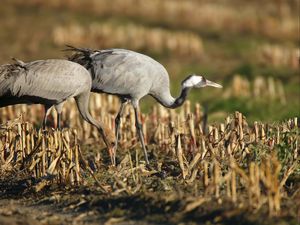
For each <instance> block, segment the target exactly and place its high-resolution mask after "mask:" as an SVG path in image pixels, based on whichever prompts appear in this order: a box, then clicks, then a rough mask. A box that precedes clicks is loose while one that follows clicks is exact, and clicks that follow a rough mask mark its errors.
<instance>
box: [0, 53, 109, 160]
mask: <svg viewBox="0 0 300 225" xmlns="http://www.w3.org/2000/svg"><path fill="white" fill-rule="evenodd" d="M91 85H92V80H91V76H90V74H89V72H88V71H87V69H85V68H84V67H83V66H81V65H79V64H78V63H74V62H71V61H69V60H65V59H46V60H37V61H32V62H28V63H24V62H23V61H21V60H17V59H15V63H11V64H4V65H1V66H0V108H2V107H5V106H8V105H15V104H24V103H25V104H42V105H44V107H45V116H44V120H43V127H44V126H45V125H46V120H47V115H48V114H49V109H50V108H51V107H52V106H54V107H55V109H56V110H57V113H58V120H59V121H58V126H59V127H60V125H59V124H60V115H61V112H62V108H63V104H64V102H65V100H67V99H69V98H72V97H74V99H75V102H76V104H77V108H78V110H79V112H80V114H81V116H82V117H83V119H84V120H86V121H87V122H88V123H90V124H91V125H93V126H95V127H96V128H97V129H98V131H99V133H100V134H101V136H102V138H103V140H104V143H105V144H106V146H107V148H108V150H109V151H110V152H112V147H111V146H112V144H114V141H115V140H114V138H115V135H114V134H113V132H111V131H110V129H108V128H107V127H106V126H105V125H104V124H103V123H102V122H101V121H96V120H95V119H94V118H93V117H92V116H91V115H90V113H89V110H88V102H89V97H90V90H91ZM111 156H112V153H111ZM111 158H112V157H111ZM112 162H113V160H112Z"/></svg>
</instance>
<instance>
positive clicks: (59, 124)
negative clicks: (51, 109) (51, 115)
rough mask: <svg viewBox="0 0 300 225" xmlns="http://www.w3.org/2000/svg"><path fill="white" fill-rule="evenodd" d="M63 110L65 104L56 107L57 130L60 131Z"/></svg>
mask: <svg viewBox="0 0 300 225" xmlns="http://www.w3.org/2000/svg"><path fill="white" fill-rule="evenodd" d="M62 108H63V102H62V103H60V104H58V105H56V106H55V109H56V112H57V124H56V126H57V129H58V130H61V113H62Z"/></svg>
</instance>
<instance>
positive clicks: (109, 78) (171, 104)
mask: <svg viewBox="0 0 300 225" xmlns="http://www.w3.org/2000/svg"><path fill="white" fill-rule="evenodd" d="M66 50H70V51H75V53H74V54H73V55H71V56H70V57H69V60H70V61H73V62H77V63H79V64H81V65H83V66H84V67H85V68H87V69H88V70H89V72H90V74H91V76H92V89H91V91H92V92H99V93H102V92H103V93H108V94H113V95H117V96H119V97H120V100H121V107H120V110H119V113H118V115H117V116H116V119H115V135H116V146H115V149H116V147H117V141H118V135H119V123H120V117H121V115H122V112H123V109H124V104H125V103H126V102H128V100H130V101H131V104H132V106H133V108H134V111H135V119H136V128H137V132H138V135H139V138H140V141H141V144H142V148H143V150H144V155H145V161H146V163H147V164H148V163H149V160H148V156H147V151H146V147H145V144H144V138H143V133H142V129H141V123H140V122H139V100H140V99H141V98H142V97H144V96H146V95H151V96H152V97H153V98H155V99H156V100H157V101H158V102H159V103H160V104H162V105H163V106H165V107H167V108H177V107H179V106H181V105H182V104H183V103H184V101H185V100H186V97H187V95H188V92H189V91H190V89H191V88H200V87H205V86H212V87H216V88H221V87H222V86H221V85H219V84H217V83H214V82H212V81H209V80H207V79H205V78H204V77H203V76H198V75H195V74H193V75H189V76H188V77H187V78H186V79H184V80H183V81H182V83H181V92H180V95H179V96H178V97H177V98H174V97H172V95H171V93H170V80H169V74H168V72H167V70H166V69H165V68H164V66H163V65H161V64H160V63H159V62H157V61H156V60H154V59H152V58H151V57H149V56H146V55H144V54H141V53H138V52H134V51H131V50H126V49H107V50H91V49H87V48H75V47H72V46H68V49H66Z"/></svg>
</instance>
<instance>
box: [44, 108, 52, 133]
mask: <svg viewBox="0 0 300 225" xmlns="http://www.w3.org/2000/svg"><path fill="white" fill-rule="evenodd" d="M44 107H45V115H44V119H43V130H45V129H46V125H47V118H48V116H49V113H50V109H51V107H52V106H51V105H44Z"/></svg>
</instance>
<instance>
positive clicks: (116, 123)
mask: <svg viewBox="0 0 300 225" xmlns="http://www.w3.org/2000/svg"><path fill="white" fill-rule="evenodd" d="M125 104H126V100H124V99H121V106H120V109H119V112H118V115H117V116H116V118H115V135H116V144H115V150H117V147H118V140H119V128H120V122H121V116H122V114H123V110H124V106H125Z"/></svg>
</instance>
